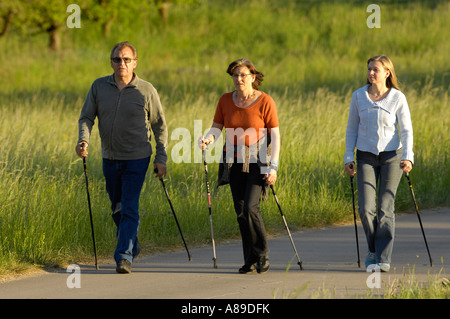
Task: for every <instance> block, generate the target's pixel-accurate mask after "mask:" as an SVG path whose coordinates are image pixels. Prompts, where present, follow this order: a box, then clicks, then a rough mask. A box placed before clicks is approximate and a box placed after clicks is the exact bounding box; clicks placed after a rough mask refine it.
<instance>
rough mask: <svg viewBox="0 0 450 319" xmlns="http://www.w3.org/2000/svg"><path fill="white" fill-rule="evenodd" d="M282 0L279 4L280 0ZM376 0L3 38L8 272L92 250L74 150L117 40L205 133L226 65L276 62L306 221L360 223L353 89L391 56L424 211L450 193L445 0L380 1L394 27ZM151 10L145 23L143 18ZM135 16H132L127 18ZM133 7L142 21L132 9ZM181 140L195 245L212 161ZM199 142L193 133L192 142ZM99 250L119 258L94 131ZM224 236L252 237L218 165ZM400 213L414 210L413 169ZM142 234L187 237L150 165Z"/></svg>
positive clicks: (216, 195) (179, 113)
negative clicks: (351, 154)
mask: <svg viewBox="0 0 450 319" xmlns="http://www.w3.org/2000/svg"><path fill="white" fill-rule="evenodd" d="M275 3H276V4H275ZM368 4H369V2H367V3H366V2H362V3H361V2H351V3H347V2H332V1H320V2H317V3H316V2H312V1H287V0H286V1H261V0H259V1H219V0H217V1H208V2H206V1H204V2H201V4H199V5H197V6H195V7H189V8H186V7H179V6H178V7H177V6H172V7H171V11H170V18H169V21H168V23H167V25H165V26H163V25H161V23H160V22H159V21H158V17H157V14H156V13H153V12H150V13H147V14H143V16H142V17H138V18H139V19H135V20H134V21H133V23H131V22H127V23H125V22H124V23H118V24H116V25H115V26H114V27H113V30H112V32H111V35H110V36H109V37H103V36H102V35H101V33H100V32H99V30H98V27H96V26H95V25H90V24H89V23H86V24H83V27H82V28H81V29H67V30H65V32H64V35H63V43H62V47H63V48H62V50H61V51H60V52H56V53H55V52H50V51H48V49H47V48H46V41H47V39H46V37H45V36H44V35H34V36H26V35H21V34H18V33H14V32H12V33H10V34H8V36H7V37H4V38H0V58H1V61H3V67H2V69H1V70H0V87H1V91H0V101H1V102H0V103H1V104H0V140H1V141H2V146H3V147H2V151H1V152H0V249H1V250H0V275H1V274H7V273H11V272H15V271H22V270H23V269H27V268H29V267H32V266H37V267H46V266H51V265H63V264H66V263H71V262H78V263H80V262H89V263H92V262H93V257H92V240H91V231H90V225H89V212H88V207H87V201H86V189H85V181H84V175H83V167H82V161H81V160H80V159H79V158H78V157H77V156H76V155H75V152H74V147H75V144H76V141H77V138H78V136H77V134H78V117H79V113H80V110H81V107H82V104H83V101H84V98H85V96H86V94H87V91H88V89H89V86H90V85H91V83H92V81H93V80H94V79H95V78H97V77H100V76H104V75H107V74H111V73H112V70H111V68H110V66H109V52H110V49H111V48H112V46H113V45H114V44H115V43H117V42H119V41H123V40H129V41H130V42H132V43H134V44H135V45H136V46H137V48H138V54H139V60H138V68H137V70H136V72H137V73H138V75H139V76H140V77H141V78H143V79H146V80H148V81H150V82H152V83H153V84H154V86H155V87H156V88H157V89H158V91H159V94H160V96H161V100H162V102H163V106H164V108H165V112H166V118H167V122H168V125H169V137H170V134H171V132H173V131H174V130H175V129H177V128H186V129H187V130H189V131H190V132H191V136H194V121H201V123H202V128H203V130H206V129H207V128H208V127H209V125H210V124H211V121H212V117H213V114H214V111H215V107H216V103H217V100H218V98H219V97H220V95H221V94H223V93H224V92H228V91H231V90H232V89H233V88H232V81H231V79H230V78H229V76H227V74H226V73H225V70H226V68H227V66H228V64H229V63H230V62H231V61H233V60H235V59H237V58H241V57H247V58H250V59H251V60H253V61H254V62H255V64H256V67H257V68H258V69H260V70H261V71H262V72H263V73H264V74H265V76H266V77H265V80H264V82H263V85H262V86H261V89H262V90H263V91H265V92H267V93H269V94H270V95H271V96H272V97H273V98H274V100H275V101H276V103H277V107H278V112H279V117H280V130H281V134H282V135H281V136H282V150H281V156H280V171H279V174H278V175H279V176H278V180H277V184H276V189H277V194H278V197H279V199H280V202H281V205H282V207H283V211H284V213H285V215H286V219H287V220H288V223H289V226H290V228H291V231H294V230H296V229H301V228H304V227H308V228H309V227H320V226H325V225H331V224H334V223H341V222H349V221H351V220H352V218H353V215H352V212H351V194H350V187H349V179H348V176H346V175H345V174H344V171H343V163H342V160H343V153H344V143H345V140H344V139H345V128H346V123H347V115H348V107H349V103H350V97H351V93H352V92H353V91H354V90H356V89H357V88H359V87H361V86H362V85H364V83H365V72H366V61H367V59H368V58H369V57H371V56H374V55H378V54H386V55H388V56H390V57H391V59H392V60H393V62H394V65H395V67H396V71H397V75H398V77H399V79H400V85H401V88H402V91H403V92H404V93H405V95H406V97H407V99H408V103H409V106H410V109H411V113H412V120H413V126H414V139H415V144H414V152H415V154H416V163H415V167H414V170H413V172H412V173H411V179H412V182H413V185H414V189H415V192H416V196H417V199H418V204H419V208H421V209H422V208H426V207H435V206H441V205H449V204H450V198H449V193H450V172H449V152H450V151H449V150H450V138H449V136H450V134H449V133H450V132H449V126H450V125H449V124H450V120H449V119H450V110H449V99H448V87H449V83H450V72H449V68H448V66H449V65H450V58H449V55H448V52H450V47H449V46H450V44H449V41H448V39H449V38H450V27H449V22H448V20H447V18H448V16H449V13H450V12H449V4H448V2H445V1H426V2H421V1H411V2H405V1H403V2H402V1H400V2H389V1H384V2H381V4H380V7H381V28H379V29H370V28H368V27H367V25H366V19H367V17H368V16H369V14H370V13H367V12H366V7H367V5H368ZM144 18H145V20H144ZM128 20H129V19H128ZM128 20H127V21H128ZM177 143H178V141H177V140H175V139H172V140H170V142H169V148H168V153H169V162H168V176H167V177H166V185H167V187H168V191H169V193H170V196H171V199H172V202H173V204H174V208H175V211H176V214H177V217H178V219H179V222H180V225H181V227H182V230H183V234H184V236H185V238H186V241H187V242H188V245H189V246H195V245H204V244H209V243H210V232H209V219H208V205H207V199H206V196H205V195H206V190H205V185H204V171H203V165H202V164H200V163H194V157H193V155H192V162H191V163H175V162H174V161H173V160H172V158H171V157H170V155H171V154H172V149H173V147H174V145H176V144H177ZM195 147H197V146H196V141H194V139H193V142H192V149H191V151H192V154H194V148H195ZM87 163H88V176H89V183H90V184H89V187H90V193H91V201H92V207H93V212H94V224H95V234H96V239H97V249H98V252H99V254H100V256H101V257H102V258H111V257H112V254H113V251H114V248H115V236H114V234H115V229H114V225H113V222H112V219H111V218H110V211H109V207H110V204H109V200H108V197H107V194H106V191H105V185H104V179H103V175H102V167H101V154H100V140H99V138H98V132H97V130H96V129H95V128H94V132H93V136H92V141H91V145H90V156H89V158H88V161H87ZM209 170H210V182H211V184H212V185H211V189H212V190H213V192H212V193H213V194H212V206H213V215H214V231H215V235H216V240H218V241H219V242H220V241H221V240H226V239H229V238H236V237H238V236H239V231H238V226H237V223H236V220H235V213H234V211H233V207H232V205H231V204H230V202H231V196H230V192H229V189H228V187H223V188H219V189H217V188H216V185H217V183H216V179H217V164H216V163H212V164H210V167H209ZM262 210H263V217H264V220H265V223H266V227H267V229H268V231H269V233H271V234H277V233H280V232H283V231H284V229H283V224H282V222H281V219H280V217H279V214H278V210H277V207H276V204H275V202H274V200H273V198H272V197H269V199H268V200H267V201H266V202H264V203H263V204H262ZM397 210H398V211H413V206H412V202H411V199H410V194H409V190H408V189H407V184H406V181H402V183H401V184H400V187H399V191H398V196H397ZM139 240H140V242H141V244H142V246H143V248H144V250H145V251H146V252H154V251H158V250H166V249H171V248H174V247H182V241H181V239H180V236H179V233H178V229H177V227H176V224H175V222H174V220H173V217H172V215H171V214H170V213H169V205H168V202H167V200H166V198H165V195H164V193H163V190H162V188H161V185H160V184H159V181H158V180H157V179H155V178H154V177H153V176H151V174H149V177H148V179H147V181H146V183H145V185H144V189H143V194H142V197H141V224H140V231H139Z"/></svg>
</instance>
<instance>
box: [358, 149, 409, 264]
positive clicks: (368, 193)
mask: <svg viewBox="0 0 450 319" xmlns="http://www.w3.org/2000/svg"><path fill="white" fill-rule="evenodd" d="M401 154H402V150H401V149H399V150H397V151H388V152H381V153H380V154H379V155H374V154H372V153H368V152H362V151H359V150H358V151H357V153H356V162H357V182H358V205H359V216H360V217H361V223H362V225H363V228H364V232H365V234H366V239H367V244H368V246H369V251H370V252H372V253H375V258H376V262H377V263H390V262H391V255H392V249H393V246H394V236H395V215H394V209H395V194H396V192H397V188H398V185H399V183H400V179H401V177H402V173H403V171H402V170H401V168H400V160H401ZM377 185H378V198H377Z"/></svg>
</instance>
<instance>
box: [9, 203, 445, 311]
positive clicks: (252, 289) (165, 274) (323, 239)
mask: <svg viewBox="0 0 450 319" xmlns="http://www.w3.org/2000/svg"><path fill="white" fill-rule="evenodd" d="M421 218H422V223H423V227H424V230H425V235H426V238H427V241H428V245H429V249H430V252H431V255H432V258H433V266H432V267H430V262H429V257H428V254H427V250H426V247H425V243H424V239H423V236H422V233H421V229H420V224H419V221H418V218H417V215H416V213H415V212H412V213H409V214H402V215H399V216H397V218H396V238H395V244H394V251H393V261H392V264H391V271H390V272H388V273H379V272H367V271H366V269H365V267H364V259H365V255H366V252H367V248H366V247H367V246H366V243H365V238H364V233H363V229H362V227H361V225H360V224H359V225H358V234H359V250H360V260H361V268H359V267H358V264H357V253H356V240H355V231H354V225H353V224H350V225H344V226H335V227H329V228H324V229H314V230H306V231H300V232H295V233H292V237H293V240H294V243H295V245H296V248H297V250H298V253H299V256H300V259H301V261H302V265H303V270H300V267H299V265H298V264H297V258H296V257H295V254H294V250H293V248H292V245H291V242H290V240H289V237H288V236H283V237H278V238H271V239H269V247H270V263H271V268H270V270H269V271H268V272H267V273H265V274H247V275H243V274H239V273H238V268H239V267H240V266H242V248H241V243H240V241H238V240H235V241H232V242H229V243H226V244H221V245H217V246H216V254H217V265H218V268H214V267H213V262H212V247H211V246H205V247H199V248H190V249H189V251H190V253H191V256H192V261H189V260H188V256H187V253H186V251H185V250H184V249H180V250H179V251H175V252H168V253H161V254H155V255H151V256H144V257H140V258H137V259H136V261H135V262H134V264H133V271H132V273H131V274H117V273H116V272H115V264H113V263H108V264H100V265H99V270H96V269H95V267H94V265H92V264H90V265H85V264H80V265H78V266H79V272H78V271H73V270H70V269H61V270H58V271H55V272H45V273H40V274H37V275H33V276H27V277H24V278H20V279H17V280H11V281H7V282H3V283H1V284H0V298H1V299H116V300H118V299H127V300H130V299H154V300H160V301H161V304H165V303H164V301H163V300H164V299H172V300H174V299H175V300H183V303H182V304H179V305H178V306H177V307H178V309H177V312H182V311H183V310H186V311H191V312H192V311H199V309H195V308H193V307H195V305H194V304H197V305H198V303H199V300H228V301H230V300H234V301H236V302H238V301H239V300H247V301H248V300H254V301H255V302H257V301H258V302H261V300H274V299H283V298H287V299H295V298H298V299H314V298H320V299H340V300H343V299H354V298H363V299H370V298H372V299H374V298H380V297H381V298H382V296H383V294H384V293H385V291H386V289H392V288H393V287H395V284H396V283H398V282H399V281H405V280H406V279H407V278H410V277H411V276H413V277H414V280H416V281H418V282H424V283H426V282H428V281H429V279H430V278H435V277H436V278H448V275H449V270H450V269H449V262H450V249H449V247H450V231H449V230H450V209H449V208H440V209H433V210H427V211H423V212H421ZM188 245H189V243H188ZM190 300H192V301H194V300H195V301H196V303H190V302H189V301H190ZM183 307H186V308H183ZM188 307H190V308H188ZM260 307H263V306H260ZM204 310H205V311H207V310H206V308H205V309H204ZM230 310H231V309H230ZM248 310H249V309H247V311H248ZM217 311H218V310H217V309H216V312H217ZM221 311H224V309H221ZM255 311H256V310H255ZM259 311H264V309H262V308H261V309H260V310H259Z"/></svg>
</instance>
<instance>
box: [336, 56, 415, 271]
mask: <svg viewBox="0 0 450 319" xmlns="http://www.w3.org/2000/svg"><path fill="white" fill-rule="evenodd" d="M367 66H368V68H367V84H366V85H365V86H363V87H362V88H360V89H358V90H356V91H355V92H353V95H352V99H351V103H350V111H349V117H348V124H347V132H346V150H345V155H344V164H345V170H346V171H347V173H348V174H349V175H351V176H353V175H354V174H355V173H356V171H358V174H357V185H358V205H359V215H360V218H361V223H362V225H363V228H364V232H365V234H366V239H367V244H368V254H367V257H366V260H365V264H366V267H369V265H373V264H375V265H376V266H375V267H378V269H380V270H381V271H389V269H390V263H391V255H392V248H393V244H394V235H395V216H394V203H395V194H396V192H397V188H398V185H399V183H400V179H401V177H402V173H403V172H409V171H411V169H412V165H413V162H414V153H413V151H412V148H413V129H412V123H411V116H410V111H409V107H408V103H407V101H406V97H405V95H404V94H403V93H402V92H400V89H399V87H398V83H397V77H396V75H395V71H394V66H393V64H392V62H391V60H390V59H389V58H388V57H387V56H384V55H380V56H375V57H373V58H370V59H369V60H368V61H367ZM355 148H356V163H357V165H356V169H355ZM377 187H378V198H377Z"/></svg>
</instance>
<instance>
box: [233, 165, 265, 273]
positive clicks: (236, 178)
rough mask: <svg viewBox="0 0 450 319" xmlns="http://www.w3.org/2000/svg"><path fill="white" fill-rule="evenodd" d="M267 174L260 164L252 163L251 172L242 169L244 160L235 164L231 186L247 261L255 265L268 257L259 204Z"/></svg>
mask: <svg viewBox="0 0 450 319" xmlns="http://www.w3.org/2000/svg"><path fill="white" fill-rule="evenodd" d="M263 177H264V175H261V174H260V168H259V166H258V164H254V163H252V164H250V172H249V173H243V172H242V164H236V163H235V164H233V166H232V167H231V174H230V189H231V194H232V196H233V202H234V209H235V211H236V215H237V221H238V224H239V230H240V232H241V237H242V247H243V251H244V262H245V264H246V265H252V264H254V263H255V262H257V261H258V260H259V258H260V257H268V254H269V247H268V244H267V236H266V229H265V227H264V221H263V218H262V215H261V210H260V208H259V203H260V199H261V191H262V187H263V185H264V180H263Z"/></svg>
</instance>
